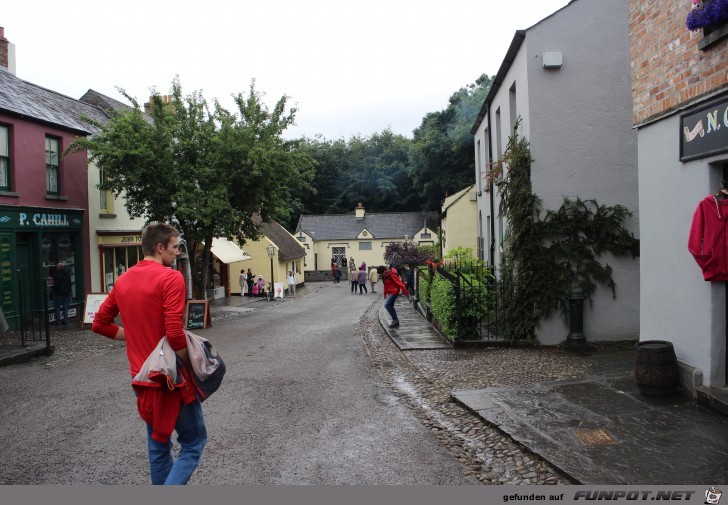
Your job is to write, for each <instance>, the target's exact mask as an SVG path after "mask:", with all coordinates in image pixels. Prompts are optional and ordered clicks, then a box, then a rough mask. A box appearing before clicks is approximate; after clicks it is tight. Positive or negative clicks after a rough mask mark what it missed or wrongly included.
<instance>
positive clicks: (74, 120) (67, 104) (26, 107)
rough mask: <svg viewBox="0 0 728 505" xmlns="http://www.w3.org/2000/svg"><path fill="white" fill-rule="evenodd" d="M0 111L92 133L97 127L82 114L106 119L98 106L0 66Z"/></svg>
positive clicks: (102, 119) (100, 120) (106, 120)
mask: <svg viewBox="0 0 728 505" xmlns="http://www.w3.org/2000/svg"><path fill="white" fill-rule="evenodd" d="M0 112H4V113H7V114H11V115H16V116H23V117H25V118H27V119H29V120H31V121H32V120H36V121H39V122H42V123H48V124H52V125H54V126H58V127H61V128H65V129H69V130H75V131H77V132H81V133H86V134H93V133H96V131H97V128H96V127H94V126H93V125H91V124H89V123H87V122H86V121H84V120H82V119H81V117H82V116H88V117H90V118H91V119H94V120H96V121H99V122H100V123H106V122H108V121H109V117H108V116H107V115H106V114H104V112H103V111H102V110H101V109H99V108H98V107H96V106H94V105H91V104H88V103H84V102H81V101H80V100H76V99H75V98H71V97H68V96H66V95H62V94H60V93H57V92H55V91H51V90H49V89H46V88H42V87H40V86H38V85H36V84H33V83H30V82H27V81H24V80H22V79H19V78H18V77H16V76H14V75H13V74H11V73H10V72H7V71H5V70H0Z"/></svg>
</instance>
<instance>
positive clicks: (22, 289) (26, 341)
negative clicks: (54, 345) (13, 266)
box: [0, 276, 51, 350]
mask: <svg viewBox="0 0 728 505" xmlns="http://www.w3.org/2000/svg"><path fill="white" fill-rule="evenodd" d="M48 300H49V287H48V284H47V282H46V279H31V280H29V279H27V278H23V277H22V276H21V277H19V278H18V298H17V301H18V304H17V311H12V312H9V313H7V314H4V316H5V319H6V321H7V323H8V326H9V328H8V330H7V331H6V332H4V333H3V334H2V336H1V337H0V345H2V346H10V347H18V346H20V347H28V346H31V345H37V344H45V348H46V350H48V349H50V348H51V336H50V326H49V324H50V319H49V315H50V310H49V307H48Z"/></svg>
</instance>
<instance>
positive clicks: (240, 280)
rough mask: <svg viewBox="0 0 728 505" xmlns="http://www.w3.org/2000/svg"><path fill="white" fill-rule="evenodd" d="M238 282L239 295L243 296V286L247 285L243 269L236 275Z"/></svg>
mask: <svg viewBox="0 0 728 505" xmlns="http://www.w3.org/2000/svg"><path fill="white" fill-rule="evenodd" d="M238 284H240V296H245V288H246V287H248V279H247V278H246V275H245V270H244V269H243V270H240V276H238Z"/></svg>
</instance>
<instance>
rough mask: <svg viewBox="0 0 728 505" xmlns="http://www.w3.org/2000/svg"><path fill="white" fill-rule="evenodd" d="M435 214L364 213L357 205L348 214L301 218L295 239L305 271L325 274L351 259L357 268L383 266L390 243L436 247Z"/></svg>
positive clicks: (362, 208)
mask: <svg viewBox="0 0 728 505" xmlns="http://www.w3.org/2000/svg"><path fill="white" fill-rule="evenodd" d="M436 230H437V213H436V212H391V213H366V212H365V209H364V207H362V205H361V204H359V206H358V207H356V208H355V209H354V212H353V213H349V214H318V215H301V217H300V218H299V220H298V225H297V226H296V232H295V234H294V235H295V237H296V239H298V241H299V242H300V243H301V245H302V246H303V247H304V248H305V251H306V259H305V263H304V267H303V269H304V271H305V272H309V271H315V270H319V271H327V270H330V269H331V263H332V261H336V262H337V264H339V265H341V264H343V262H346V264H347V265H348V262H349V259H350V258H354V262H355V264H356V267H357V268H359V266H360V265H361V263H362V262H364V263H366V264H367V266H376V265H382V264H384V252H385V249H386V247H387V245H389V244H390V243H392V242H403V241H405V240H411V241H413V242H415V243H417V244H420V245H435V244H438V243H439V238H438V236H437V231H436Z"/></svg>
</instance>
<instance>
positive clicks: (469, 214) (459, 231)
mask: <svg viewBox="0 0 728 505" xmlns="http://www.w3.org/2000/svg"><path fill="white" fill-rule="evenodd" d="M477 217H478V204H477V203H476V194H475V184H472V185H470V186H468V187H467V188H465V189H463V190H462V191H458V192H457V193H455V194H454V195H452V196H449V197H447V198H445V201H444V202H443V204H442V210H441V212H440V235H441V240H442V255H443V257H445V256H447V253H448V252H450V251H452V250H453V249H456V248H458V247H465V248H469V249H472V251H473V257H474V258H477V257H478V243H477V238H478V229H477Z"/></svg>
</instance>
